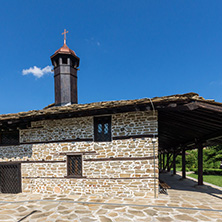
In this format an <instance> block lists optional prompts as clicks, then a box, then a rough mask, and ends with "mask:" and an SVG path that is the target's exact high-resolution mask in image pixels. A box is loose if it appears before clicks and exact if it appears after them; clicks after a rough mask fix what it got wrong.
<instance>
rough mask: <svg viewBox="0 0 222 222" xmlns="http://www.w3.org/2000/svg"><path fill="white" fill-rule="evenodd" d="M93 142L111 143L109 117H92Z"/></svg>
mask: <svg viewBox="0 0 222 222" xmlns="http://www.w3.org/2000/svg"><path fill="white" fill-rule="evenodd" d="M94 140H95V141H97V142H103V141H111V116H102V117H94Z"/></svg>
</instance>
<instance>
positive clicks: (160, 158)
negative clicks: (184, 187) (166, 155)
mask: <svg viewBox="0 0 222 222" xmlns="http://www.w3.org/2000/svg"><path fill="white" fill-rule="evenodd" d="M159 163H160V164H159V166H160V170H162V155H161V154H159Z"/></svg>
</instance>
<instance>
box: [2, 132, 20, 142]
mask: <svg viewBox="0 0 222 222" xmlns="http://www.w3.org/2000/svg"><path fill="white" fill-rule="evenodd" d="M0 144H1V145H17V144H19V131H18V130H16V131H10V132H5V131H3V132H0Z"/></svg>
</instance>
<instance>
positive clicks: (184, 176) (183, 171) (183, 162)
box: [182, 148, 186, 179]
mask: <svg viewBox="0 0 222 222" xmlns="http://www.w3.org/2000/svg"><path fill="white" fill-rule="evenodd" d="M185 151H186V149H185V148H183V150H182V178H183V179H185V178H186V158H185Z"/></svg>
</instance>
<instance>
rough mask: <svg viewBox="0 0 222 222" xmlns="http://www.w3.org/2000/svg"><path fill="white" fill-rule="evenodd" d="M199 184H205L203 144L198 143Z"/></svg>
mask: <svg viewBox="0 0 222 222" xmlns="http://www.w3.org/2000/svg"><path fill="white" fill-rule="evenodd" d="M198 185H203V145H202V144H201V143H200V144H198Z"/></svg>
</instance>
